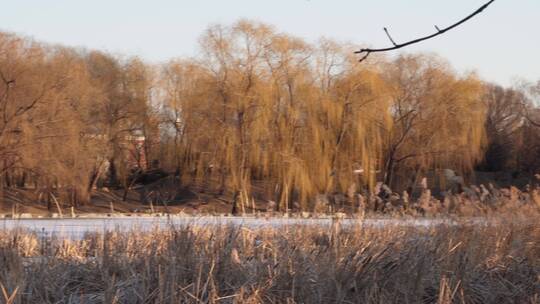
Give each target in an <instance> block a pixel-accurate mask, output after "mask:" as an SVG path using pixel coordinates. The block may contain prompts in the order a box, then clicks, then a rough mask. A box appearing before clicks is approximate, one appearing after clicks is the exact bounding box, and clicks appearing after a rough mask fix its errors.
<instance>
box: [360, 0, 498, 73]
mask: <svg viewBox="0 0 540 304" xmlns="http://www.w3.org/2000/svg"><path fill="white" fill-rule="evenodd" d="M493 2H495V0H490V1H488V2H487V3H486V4H484V5H482V6H481V7H480V8H479V9H477V10H476V11H474V12H473V13H472V14H470V15H468V16H467V17H465V18H463V19H461V20H460V21H458V22H456V23H454V24H452V25H450V26H448V27H446V28H443V29H441V28H439V27H438V26H437V25H435V29H436V30H437V32H436V33H434V34H431V35H428V36H425V37H421V38H417V39H414V40H411V41H408V42H405V43H401V44H398V43H396V42H395V41H394V39H392V36H390V34H389V33H388V30H387V29H386V28H384V32H385V33H386V35H387V36H388V38H389V39H390V42H392V44H393V45H394V46H393V47H387V48H379V49H372V48H364V49H361V50H360V51H356V52H354V53H355V54H363V56H362V58H360V60H359V61H360V62H362V61H364V60H366V59H367V58H368V57H369V55H371V53H380V52H388V51H393V50H397V49H401V48H403V47H406V46H409V45H411V44H416V43H419V42H422V41H425V40H428V39H431V38H434V37H437V36H439V35H442V34H444V33H446V32H448V31H450V30H452V29H454V28H456V27H458V26H460V25H461V24H463V23H465V22H467V21H469V20H470V19H472V18H473V17H474V16H476V15H478V14H480V13H481V12H483V11H484V10H485V9H486V8H487V7H488V6H490V5H491V4H492V3H493Z"/></svg>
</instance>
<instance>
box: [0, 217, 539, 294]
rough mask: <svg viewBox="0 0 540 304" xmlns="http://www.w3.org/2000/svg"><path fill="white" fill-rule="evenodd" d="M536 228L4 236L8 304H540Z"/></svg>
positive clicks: (0, 259)
mask: <svg viewBox="0 0 540 304" xmlns="http://www.w3.org/2000/svg"><path fill="white" fill-rule="evenodd" d="M539 240H540V224H539V223H538V222H536V221H531V220H527V221H525V220H521V221H515V220H512V221H507V222H503V221H498V222H495V221H491V222H489V224H487V223H486V224H482V225H467V224H464V225H457V226H449V225H437V226H432V227H425V228H418V227H416V228H415V227H398V226H392V225H389V226H387V227H384V228H369V227H362V224H361V221H359V223H358V225H356V226H354V227H350V226H348V227H345V226H342V225H340V222H339V221H335V223H334V224H333V225H332V226H330V227H328V226H325V227H317V226H285V227H276V228H261V229H256V230H250V229H247V228H242V227H233V226H221V227H216V226H183V227H170V228H168V229H161V230H158V229H156V230H153V231H150V232H141V231H133V232H129V233H126V232H124V233H121V232H110V233H105V234H88V235H85V236H84V237H83V238H82V239H77V240H66V239H59V238H55V237H51V236H41V235H39V234H36V233H30V232H21V231H4V232H0V283H1V285H0V287H1V288H0V289H1V291H2V294H1V295H0V298H1V299H2V300H1V301H3V302H4V303H539V302H540V243H539Z"/></svg>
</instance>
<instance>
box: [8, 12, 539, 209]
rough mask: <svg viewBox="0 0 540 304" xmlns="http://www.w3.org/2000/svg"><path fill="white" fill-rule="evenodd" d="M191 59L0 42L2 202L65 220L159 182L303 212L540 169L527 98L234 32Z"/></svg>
mask: <svg viewBox="0 0 540 304" xmlns="http://www.w3.org/2000/svg"><path fill="white" fill-rule="evenodd" d="M200 44H201V45H200V47H201V50H202V52H201V54H200V56H199V57H197V58H183V59H174V60H171V61H169V62H167V63H165V64H162V65H149V64H146V63H144V62H143V61H141V60H140V59H138V58H118V57H115V56H112V55H110V54H107V53H103V52H98V51H81V50H74V49H69V48H62V47H51V46H47V45H42V44H39V43H36V42H34V41H31V40H28V39H23V38H19V37H17V36H15V35H11V34H1V35H0V156H1V162H0V173H1V175H0V179H1V185H2V187H3V188H12V187H26V188H33V189H35V191H37V192H40V193H42V194H43V195H41V196H40V199H41V200H42V201H43V202H44V203H45V202H46V203H47V204H48V206H49V208H51V206H52V205H51V204H52V202H54V200H55V199H57V198H58V199H60V200H62V201H63V202H69V203H70V204H71V205H73V206H75V205H77V204H88V203H90V202H91V201H92V192H93V189H95V188H96V187H102V186H107V187H114V188H121V189H124V190H125V192H124V197H123V199H124V200H125V199H126V196H127V193H128V191H129V190H130V188H131V187H132V186H133V183H134V182H135V181H136V180H137V177H138V176H140V175H141V174H143V173H144V172H148V171H149V170H150V171H151V170H157V169H159V170H162V171H165V173H164V174H170V175H173V174H174V176H175V178H176V179H175V182H176V183H177V187H178V188H181V187H182V188H186V187H187V188H189V189H192V190H193V191H200V192H207V193H212V194H214V195H216V196H222V197H226V198H227V201H228V202H229V203H230V204H231V208H232V210H233V212H242V211H244V210H245V208H248V207H251V206H253V201H254V200H257V201H274V202H275V209H278V210H288V209H298V210H313V208H315V205H316V202H317V201H318V200H320V199H321V197H332V196H336V195H341V196H346V197H347V198H346V201H347V202H348V203H350V204H353V200H354V198H355V197H356V194H359V193H370V192H371V191H373V189H374V187H375V186H376V184H377V182H383V183H385V184H387V185H388V186H389V187H391V188H392V189H395V190H396V191H399V192H401V191H403V190H407V191H409V193H411V192H412V191H413V190H414V189H415V188H417V187H418V185H419V184H420V181H421V179H422V178H423V177H425V176H427V175H430V176H433V175H438V176H441V178H438V179H437V180H438V181H440V183H439V185H438V186H440V187H441V188H444V186H445V180H444V177H443V175H442V174H441V172H443V171H444V170H445V169H452V170H454V171H456V172H458V173H459V174H460V175H461V176H464V177H465V178H470V179H474V175H475V174H474V173H475V170H477V169H482V170H525V168H526V167H528V168H529V169H530V168H538V167H539V166H538V161H537V159H538V158H537V155H538V151H540V150H539V149H538V147H539V145H536V146H535V145H531V144H529V143H539V142H540V140H539V139H538V132H537V129H535V125H534V120H533V118H534V117H536V116H538V115H536V114H537V110H536V109H535V107H534V106H533V105H532V103H531V102H530V97H529V96H530V95H531V94H529V93H524V92H521V91H519V90H511V89H504V88H500V87H497V86H495V85H491V84H486V83H483V82H482V81H481V80H480V79H478V78H477V77H476V76H475V75H473V74H471V75H459V74H457V73H456V72H455V71H453V70H452V68H451V67H450V66H449V65H448V64H447V63H446V62H445V61H444V60H442V59H440V58H438V57H436V56H433V55H415V54H412V55H402V56H399V57H397V58H395V59H388V58H385V57H378V60H377V62H367V63H362V64H358V62H357V60H358V58H357V57H356V56H355V55H354V54H351V52H350V50H351V49H352V48H355V46H351V45H346V44H342V43H338V42H335V41H332V40H329V39H321V40H319V41H317V42H315V43H308V42H306V41H304V40H302V39H299V38H297V37H293V36H290V35H287V34H283V33H279V32H277V31H276V30H274V29H273V28H272V27H271V26H268V25H265V24H261V23H257V22H250V21H245V20H242V21H239V22H237V23H235V24H233V25H231V26H223V25H215V26H211V27H209V28H208V30H207V31H206V32H205V33H204V34H203V35H202V37H201V39H200ZM530 88H533V86H530ZM531 92H532V91H531ZM534 115H536V116H534ZM525 142H526V143H527V144H525ZM535 147H536V148H535ZM535 166H536V167H535ZM530 170H532V169H530ZM530 173H532V174H534V173H535V172H532V171H531V172H530ZM56 196H60V197H56ZM230 198H232V199H230Z"/></svg>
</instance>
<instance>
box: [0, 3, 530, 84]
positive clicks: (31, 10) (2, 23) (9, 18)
mask: <svg viewBox="0 0 540 304" xmlns="http://www.w3.org/2000/svg"><path fill="white" fill-rule="evenodd" d="M486 1H487V0H214V1H211V0H192V1H188V0H176V1H174V0H147V1H142V0H92V1H90V0H84V1H83V0H12V1H9V0H0V2H3V3H1V5H0V30H3V31H10V32H15V33H18V34H23V35H25V36H29V37H33V38H35V39H37V40H40V41H44V42H49V43H60V44H63V45H67V46H75V47H85V48H89V49H100V50H105V51H109V52H112V53H115V54H121V55H137V56H140V57H141V58H143V59H145V60H147V61H148V62H154V63H156V62H163V61H167V60H169V59H171V58H174V57H182V56H194V55H196V54H197V52H198V38H199V36H200V35H201V33H202V32H203V31H204V30H205V29H206V28H207V26H208V25H210V24H215V23H221V24H231V23H233V22H235V21H237V20H238V19H240V18H247V19H252V20H256V21H261V22H265V23H268V24H271V25H273V26H275V28H276V29H277V30H278V31H280V32H286V33H289V34H291V35H294V36H297V37H302V38H305V39H306V40H308V41H310V42H313V41H316V40H317V38H319V37H321V36H324V37H327V38H332V39H336V40H338V41H348V42H353V43H357V44H362V43H365V44H368V45H371V46H374V47H383V46H388V45H389V41H388V39H387V38H386V36H385V34H384V32H383V31H382V28H383V27H385V26H386V27H388V28H389V29H390V31H391V33H392V35H393V37H394V39H395V40H396V41H397V42H398V43H399V42H404V41H406V40H409V39H412V38H416V37H417V36H420V35H424V34H430V33H432V32H433V31H434V25H438V26H439V27H445V26H447V25H449V24H451V23H453V22H455V21H457V20H459V19H461V18H463V17H464V16H466V15H468V14H469V13H471V12H472V11H474V10H475V9H477V8H478V7H479V6H480V5H482V4H483V3H484V2H486ZM352 51H354V50H351V52H352ZM406 51H408V52H416V51H427V52H436V53H438V54H439V55H441V56H442V57H444V58H446V59H448V60H449V61H450V62H451V63H452V65H453V66H454V67H455V68H456V69H457V70H458V71H460V72H468V71H477V72H478V74H479V75H480V76H481V77H482V78H483V79H485V80H488V81H494V82H498V83H501V84H504V85H510V84H512V82H513V81H514V79H516V78H524V79H527V80H531V81H536V80H540V57H539V56H540V0H497V1H495V3H494V4H493V5H492V6H491V7H489V8H488V9H487V10H486V11H485V12H484V13H482V14H481V15H479V16H477V17H475V18H474V19H473V20H471V21H469V22H468V23H466V24H464V25H463V26H462V27H460V28H458V29H456V30H454V31H452V32H449V33H447V34H445V35H443V36H440V37H438V38H436V39H434V40H431V41H427V42H425V43H423V44H421V45H417V46H414V47H411V48H407V49H406Z"/></svg>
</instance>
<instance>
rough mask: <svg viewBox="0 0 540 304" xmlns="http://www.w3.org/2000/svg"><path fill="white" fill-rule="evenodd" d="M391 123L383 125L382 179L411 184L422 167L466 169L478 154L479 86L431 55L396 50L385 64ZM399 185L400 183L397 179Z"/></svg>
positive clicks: (481, 134) (481, 140) (481, 133)
mask: <svg viewBox="0 0 540 304" xmlns="http://www.w3.org/2000/svg"><path fill="white" fill-rule="evenodd" d="M385 78H386V81H387V83H388V89H387V90H388V97H389V98H390V100H391V104H390V108H389V111H390V115H391V117H392V124H391V126H390V128H384V129H383V130H384V137H385V151H384V153H383V159H384V162H383V165H384V167H383V169H384V170H383V172H384V182H385V183H386V184H388V185H393V186H398V185H399V184H400V183H398V182H396V181H395V179H394V177H395V175H396V174H397V175H399V176H400V179H399V181H401V183H403V181H407V180H408V181H409V182H405V184H406V186H409V187H411V186H413V185H414V184H415V182H416V180H417V178H418V176H419V175H418V174H420V173H422V172H423V173H425V171H426V170H434V169H440V168H452V169H455V170H458V171H459V172H461V173H470V172H471V171H472V170H473V167H474V165H475V164H476V163H477V162H478V161H479V160H481V158H482V157H483V154H482V152H483V148H484V146H485V129H484V121H485V105H484V104H483V102H482V94H483V86H482V84H481V82H480V81H479V80H478V79H476V78H475V77H474V75H469V76H466V77H458V76H456V75H455V73H453V72H452V71H451V70H450V69H449V68H448V67H447V65H446V64H445V63H444V62H442V61H441V60H439V59H437V58H434V57H432V56H422V55H420V56H412V55H408V56H400V57H399V58H398V59H396V60H395V61H393V62H390V63H389V65H388V66H387V67H386V68H385ZM401 186H403V185H401Z"/></svg>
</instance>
